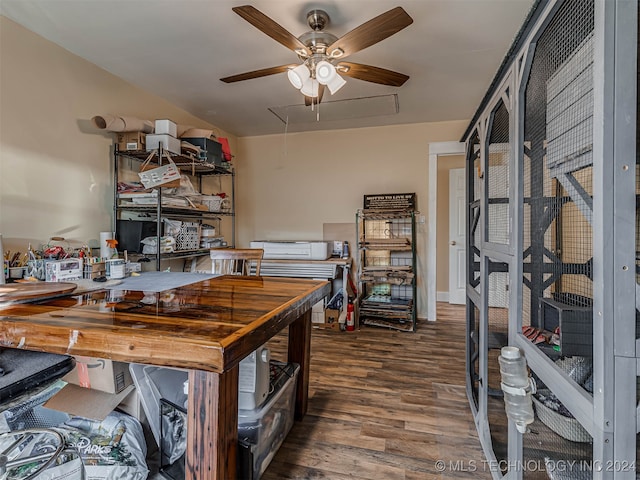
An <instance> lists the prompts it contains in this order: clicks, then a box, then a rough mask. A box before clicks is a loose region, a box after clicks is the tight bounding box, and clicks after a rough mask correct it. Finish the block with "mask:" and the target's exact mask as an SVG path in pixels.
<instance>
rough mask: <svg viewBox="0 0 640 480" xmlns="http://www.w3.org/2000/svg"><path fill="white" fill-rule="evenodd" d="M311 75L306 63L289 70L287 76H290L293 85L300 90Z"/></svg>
mask: <svg viewBox="0 0 640 480" xmlns="http://www.w3.org/2000/svg"><path fill="white" fill-rule="evenodd" d="M310 76H311V72H310V71H309V68H307V66H306V65H305V64H304V63H303V64H301V65H298V66H297V67H296V68H292V69H290V70H289V71H288V72H287V77H288V78H289V81H290V82H291V85H293V86H294V87H296V88H297V89H298V90H300V89H301V88H302V87H303V86H304V82H306V81H307V80H308V79H309V77H310Z"/></svg>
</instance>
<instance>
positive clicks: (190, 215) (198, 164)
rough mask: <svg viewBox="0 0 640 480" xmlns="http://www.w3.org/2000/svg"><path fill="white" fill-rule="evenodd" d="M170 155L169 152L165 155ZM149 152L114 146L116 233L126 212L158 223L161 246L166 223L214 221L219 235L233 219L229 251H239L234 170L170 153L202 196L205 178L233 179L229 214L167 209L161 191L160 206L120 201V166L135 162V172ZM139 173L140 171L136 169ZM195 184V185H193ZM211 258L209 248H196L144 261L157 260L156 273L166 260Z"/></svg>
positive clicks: (158, 199)
mask: <svg viewBox="0 0 640 480" xmlns="http://www.w3.org/2000/svg"><path fill="white" fill-rule="evenodd" d="M164 153H165V154H166V152H164ZM148 155H149V152H147V151H139V150H137V151H131V150H127V151H119V150H118V145H117V144H116V145H115V146H114V155H113V157H114V167H113V178H114V204H113V210H114V212H113V230H114V231H116V233H117V220H119V219H120V217H121V216H122V214H123V212H127V213H129V214H134V215H139V216H141V217H142V218H147V219H150V220H151V221H153V222H155V223H156V229H155V234H156V240H157V244H158V245H159V244H160V238H161V237H162V219H163V218H169V219H176V220H188V221H191V222H196V223H202V222H203V221H210V222H214V223H216V226H217V228H218V231H220V230H221V225H222V222H223V219H224V218H229V219H230V222H229V223H230V229H231V241H229V242H227V247H229V248H235V243H236V230H235V229H236V226H235V196H236V192H235V184H236V182H235V171H234V169H233V168H231V167H230V168H229V169H226V168H223V167H221V166H219V165H215V164H211V163H207V162H203V161H199V160H195V159H193V158H191V157H188V156H184V155H177V154H174V153H169V155H170V156H171V159H172V160H173V162H174V163H175V164H176V166H177V167H178V168H179V169H180V171H181V172H183V173H184V174H186V175H189V176H190V178H192V179H194V180H195V181H196V182H195V184H194V187H195V188H196V190H197V191H198V192H202V190H203V177H211V176H216V177H219V178H221V179H222V178H229V179H230V182H229V183H230V187H231V199H230V200H231V207H230V208H229V209H228V211H220V212H208V211H203V210H197V209H194V208H190V207H176V206H167V205H163V202H162V190H163V189H162V188H157V192H158V193H157V202H156V203H155V205H127V204H123V203H121V202H120V201H119V196H118V181H119V179H120V173H121V165H120V162H121V161H122V160H124V159H128V160H129V161H130V162H131V166H132V167H131V169H132V170H133V169H134V168H133V164H140V163H142V162H143V161H144V160H145V159H146V158H147V156H148ZM162 155H163V152H162V149H160V150H159V151H158V158H162ZM135 171H137V169H135ZM192 183H193V182H192ZM208 254H209V249H208V248H195V249H183V250H179V251H175V252H171V253H161V254H144V257H146V258H150V259H154V260H155V263H156V270H160V269H161V262H162V261H163V260H169V259H187V258H192V259H194V258H196V257H199V256H206V255H208Z"/></svg>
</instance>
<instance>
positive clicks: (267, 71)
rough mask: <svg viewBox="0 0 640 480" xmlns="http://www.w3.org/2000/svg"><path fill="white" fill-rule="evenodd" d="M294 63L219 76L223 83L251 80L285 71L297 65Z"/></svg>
mask: <svg viewBox="0 0 640 480" xmlns="http://www.w3.org/2000/svg"><path fill="white" fill-rule="evenodd" d="M297 66H298V65H297V64H295V63H291V64H289V65H280V66H279V67H270V68H263V69H261V70H254V71H252V72H246V73H239V74H238V75H231V76H230V77H224V78H221V79H220V80H222V81H223V82H225V83H233V82H241V81H242V80H251V79H252V78H260V77H266V76H268V75H275V74H276V73H282V72H286V71H287V70H289V69H290V68H294V67H297Z"/></svg>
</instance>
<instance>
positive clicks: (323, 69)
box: [316, 60, 337, 85]
mask: <svg viewBox="0 0 640 480" xmlns="http://www.w3.org/2000/svg"><path fill="white" fill-rule="evenodd" d="M336 75H337V73H336V67H334V66H333V65H331V64H330V63H329V62H327V61H326V60H322V61H320V62H318V64H317V65H316V80H318V82H320V83H321V84H322V85H328V84H329V83H330V82H331V81H332V80H333V79H334V78H335V76H336Z"/></svg>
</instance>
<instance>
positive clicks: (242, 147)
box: [237, 121, 467, 318]
mask: <svg viewBox="0 0 640 480" xmlns="http://www.w3.org/2000/svg"><path fill="white" fill-rule="evenodd" d="M466 125H467V122H466V121H460V122H442V123H428V124H413V125H400V126H392V127H380V128H362V129H351V130H341V131H328V132H315V133H304V134H288V135H270V136H262V137H250V138H240V139H239V141H238V147H239V148H238V157H239V160H238V162H237V168H238V184H239V189H238V190H239V192H238V211H239V216H238V225H239V238H238V240H239V244H240V245H241V246H246V245H247V244H248V243H249V242H250V241H251V240H256V239H267V240H273V239H279V240H303V239H310V240H319V239H322V232H323V224H324V223H347V222H354V225H355V212H356V210H357V209H358V208H360V207H361V206H362V199H363V195H365V194H371V193H404V192H416V194H417V201H418V209H419V210H420V211H421V212H422V215H426V212H427V189H428V164H429V153H428V152H429V143H430V142H443V141H451V140H453V141H457V140H458V139H459V138H460V136H461V135H462V132H463V131H464V128H465V127H466ZM426 238H427V237H426V224H418V255H419V258H418V263H419V265H418V267H419V268H418V277H419V278H418V288H419V294H418V315H419V317H421V318H426V286H425V284H424V280H423V279H424V278H426V275H425V272H426Z"/></svg>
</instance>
